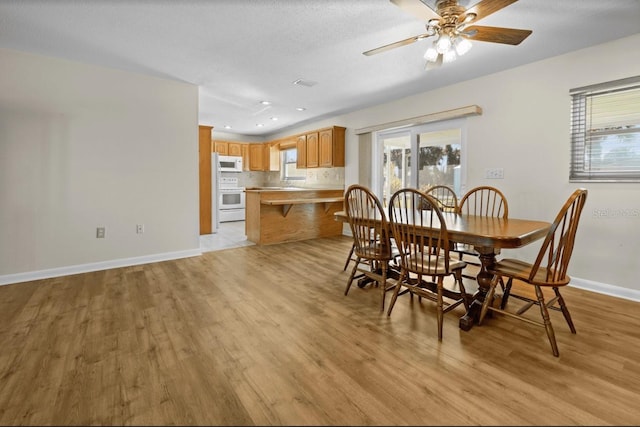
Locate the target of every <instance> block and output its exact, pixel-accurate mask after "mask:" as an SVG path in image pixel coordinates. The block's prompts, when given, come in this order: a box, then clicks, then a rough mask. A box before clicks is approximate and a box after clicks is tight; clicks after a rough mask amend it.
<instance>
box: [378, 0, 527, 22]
mask: <svg viewBox="0 0 640 427" xmlns="http://www.w3.org/2000/svg"><path fill="white" fill-rule="evenodd" d="M390 1H391V3H393V4H395V5H396V6H398V7H399V8H400V9H402V10H404V11H405V12H407V13H410V14H412V15H413V16H415V17H417V18H418V19H421V20H423V21H425V22H427V21H428V20H430V19H440V15H438V14H437V13H436V11H435V10H433V9H431V8H430V7H429V6H427V5H426V4H424V3H422V2H421V1H420V0H390ZM485 1H486V0H485ZM514 1H515V0H514Z"/></svg>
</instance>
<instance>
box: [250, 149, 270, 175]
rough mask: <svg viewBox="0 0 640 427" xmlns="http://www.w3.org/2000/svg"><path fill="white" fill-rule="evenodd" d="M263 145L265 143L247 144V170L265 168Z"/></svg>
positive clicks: (262, 169) (261, 169)
mask: <svg viewBox="0 0 640 427" xmlns="http://www.w3.org/2000/svg"><path fill="white" fill-rule="evenodd" d="M264 146H265V144H249V170H252V171H264V170H265V167H264V164H265V149H264ZM267 158H268V157H267Z"/></svg>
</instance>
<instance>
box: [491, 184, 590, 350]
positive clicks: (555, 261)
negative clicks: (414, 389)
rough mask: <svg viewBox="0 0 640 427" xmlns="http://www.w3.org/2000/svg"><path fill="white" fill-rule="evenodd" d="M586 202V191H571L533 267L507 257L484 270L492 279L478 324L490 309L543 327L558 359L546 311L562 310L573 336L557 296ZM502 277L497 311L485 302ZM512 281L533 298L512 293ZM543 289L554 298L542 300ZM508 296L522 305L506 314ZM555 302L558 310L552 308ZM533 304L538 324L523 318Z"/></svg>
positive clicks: (566, 277)
mask: <svg viewBox="0 0 640 427" xmlns="http://www.w3.org/2000/svg"><path fill="white" fill-rule="evenodd" d="M586 199H587V190H585V189H577V190H575V191H574V192H573V194H572V195H571V196H570V197H569V199H568V200H567V201H566V202H565V204H564V205H563V206H562V208H561V209H560V212H558V215H557V216H556V218H555V220H554V221H553V223H552V224H551V228H550V229H549V232H548V233H547V236H546V238H545V240H544V242H543V243H542V247H541V248H540V251H539V252H538V256H537V258H536V260H535V261H534V263H533V264H530V263H527V262H525V261H521V260H518V259H510V258H507V259H503V260H500V261H498V262H496V263H494V265H493V266H491V267H490V268H489V269H488V271H489V273H491V274H493V275H494V278H493V280H492V281H491V285H490V286H489V290H488V292H487V295H486V296H485V299H484V303H483V304H482V310H481V311H480V319H479V322H478V324H481V323H482V322H483V320H484V318H485V316H486V314H487V312H488V311H489V310H491V311H495V312H499V313H503V314H506V315H508V316H511V317H514V318H517V319H520V320H524V321H526V322H528V323H532V324H535V325H539V326H543V327H544V328H545V329H546V331H547V336H548V338H549V342H550V343H551V350H552V351H553V355H554V356H556V357H557V356H559V354H560V353H559V351H558V344H557V343H556V338H555V334H554V332H553V326H552V325H551V318H550V317H549V309H552V310H557V311H562V314H563V315H564V318H565V320H566V321H567V324H568V325H569V329H570V330H571V333H573V334H575V333H576V328H575V327H574V325H573V321H572V320H571V315H570V314H569V309H568V308H567V305H566V303H565V301H564V298H562V295H561V294H560V288H561V287H562V286H565V285H567V284H568V283H569V282H570V281H571V278H570V277H569V275H568V274H567V268H568V266H569V261H570V260H571V254H572V252H573V245H574V242H575V237H576V231H577V229H578V222H579V220H580V214H581V213H582V208H583V207H584V203H585V201H586ZM505 278H506V279H507V284H506V287H505V290H504V295H503V299H502V304H501V306H500V308H495V307H493V306H492V305H491V304H489V302H490V301H492V299H493V294H494V292H495V288H496V285H497V284H498V283H499V280H501V279H502V280H504V279H505ZM514 280H517V281H518V282H519V283H523V284H526V285H530V286H533V288H534V289H535V294H536V298H535V299H534V298H530V297H528V296H526V295H520V294H515V293H512V285H513V282H514ZM543 288H547V289H548V288H551V289H553V292H554V294H555V296H554V297H553V298H552V299H551V300H550V301H545V298H544V294H543V291H542V289H543ZM510 297H511V298H517V299H520V300H522V301H524V302H525V303H526V304H524V305H523V306H522V307H520V309H518V310H517V311H515V312H514V311H513V310H512V311H507V310H506V305H507V299H509V298H510ZM556 302H557V303H558V305H559V307H556V306H555V305H554V304H555V303H556ZM534 305H537V306H538V307H539V308H540V314H541V315H542V322H539V321H536V320H533V319H531V318H530V317H525V316H524V313H525V312H526V311H527V310H529V309H530V308H531V307H533V306H534Z"/></svg>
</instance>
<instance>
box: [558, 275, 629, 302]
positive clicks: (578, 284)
mask: <svg viewBox="0 0 640 427" xmlns="http://www.w3.org/2000/svg"><path fill="white" fill-rule="evenodd" d="M569 286H573V287H574V288H579V289H585V290H587V291H593V292H597V293H599V294H604V295H611V296H612V297H618V298H624V299H628V300H631V301H638V302H640V291H639V290H635V289H629V288H623V287H620V286H614V285H608V284H606V283H600V282H594V281H592V280H587V279H579V278H577V277H572V278H571V283H569Z"/></svg>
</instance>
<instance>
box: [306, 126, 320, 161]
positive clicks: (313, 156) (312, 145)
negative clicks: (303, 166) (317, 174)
mask: <svg viewBox="0 0 640 427" xmlns="http://www.w3.org/2000/svg"><path fill="white" fill-rule="evenodd" d="M318 149H319V147H318V132H313V133H308V134H307V167H308V168H317V167H318V166H319V165H320V162H319V158H318V155H319V152H318Z"/></svg>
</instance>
